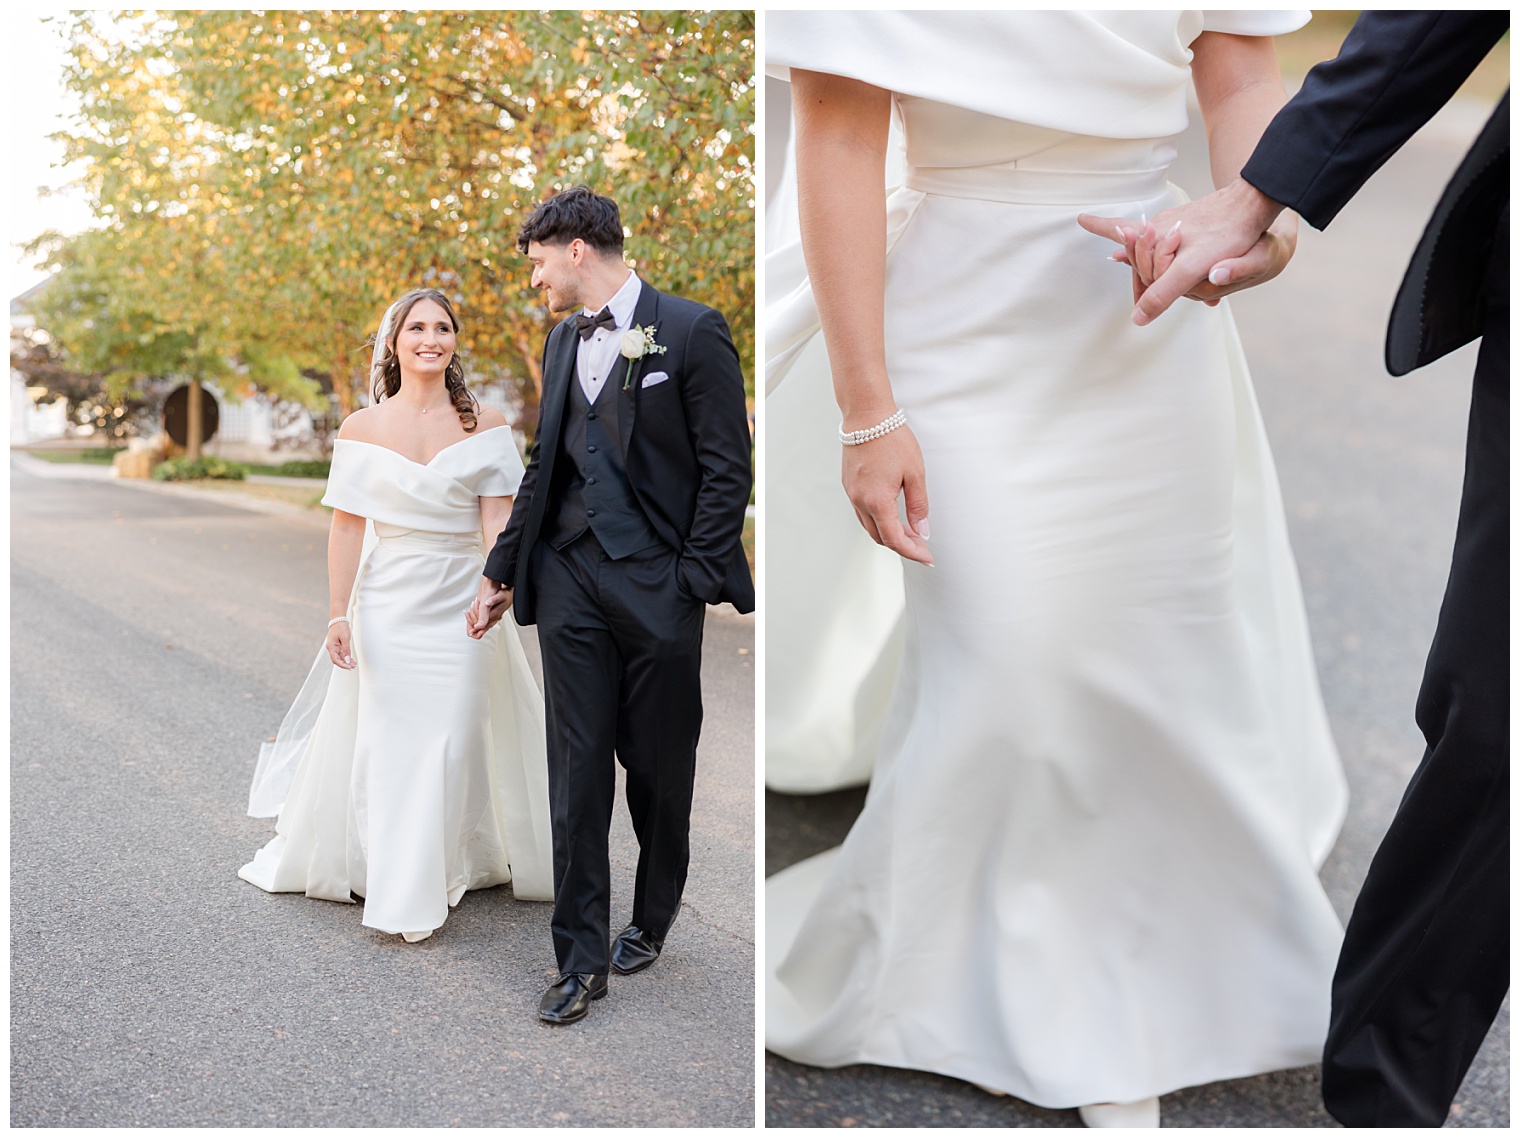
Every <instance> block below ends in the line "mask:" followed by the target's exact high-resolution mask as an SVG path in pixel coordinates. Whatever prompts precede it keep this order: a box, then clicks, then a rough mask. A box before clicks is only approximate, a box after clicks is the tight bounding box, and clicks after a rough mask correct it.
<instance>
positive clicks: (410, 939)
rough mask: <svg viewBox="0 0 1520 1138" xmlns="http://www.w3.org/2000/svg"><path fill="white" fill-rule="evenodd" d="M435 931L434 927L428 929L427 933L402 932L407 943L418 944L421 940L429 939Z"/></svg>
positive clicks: (402, 937) (402, 936)
mask: <svg viewBox="0 0 1520 1138" xmlns="http://www.w3.org/2000/svg"><path fill="white" fill-rule="evenodd" d="M433 932H434V930H433V929H428V931H427V932H425V933H402V934H401V939H402V940H404V941H406V943H407V944H416V943H417V942H418V941H420V940H427V938H428V937H430V936H432V935H433Z"/></svg>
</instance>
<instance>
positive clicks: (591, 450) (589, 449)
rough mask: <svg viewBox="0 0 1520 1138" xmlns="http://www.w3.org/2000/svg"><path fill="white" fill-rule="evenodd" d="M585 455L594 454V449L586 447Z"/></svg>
mask: <svg viewBox="0 0 1520 1138" xmlns="http://www.w3.org/2000/svg"><path fill="white" fill-rule="evenodd" d="M586 453H587V454H595V453H596V447H587V448H586Z"/></svg>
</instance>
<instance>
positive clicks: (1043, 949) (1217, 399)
mask: <svg viewBox="0 0 1520 1138" xmlns="http://www.w3.org/2000/svg"><path fill="white" fill-rule="evenodd" d="M952 189H953V187H952ZM1044 200H1046V201H1051V200H1052V199H1050V198H1046V199H1044ZM1178 200H1180V191H1177V190H1175V188H1172V187H1167V188H1166V189H1164V190H1163V191H1161V192H1159V193H1158V192H1154V191H1150V192H1148V193H1147V196H1145V197H1144V198H1143V199H1141V200H1125V201H1102V200H1098V199H1095V198H1089V199H1085V200H1083V199H1080V198H1074V199H1071V200H1060V199H1057V204H1024V203H1014V202H1010V201H992V200H983V199H981V198H979V197H973V196H965V197H963V196H955V195H954V194H953V193H941V192H935V193H924V192H922V191H920V190H910V189H905V190H900V191H898V193H897V194H896V195H895V196H894V198H893V200H892V202H891V204H890V210H889V213H890V217H891V225H892V236H891V249H890V253H889V258H888V270H887V291H886V312H887V331H886V336H887V345H886V346H887V360H888V366H889V369H890V372H891V376H892V381H893V388H894V393H895V394H896V397H897V401H898V404H899V405H900V406H901V407H903V408H904V409H905V410H906V412H907V415H908V421H909V423H910V425H911V426H912V428H913V430H914V432H915V434H916V436H917V438H918V441H919V443H920V445H921V446H922V448H923V452H924V460H925V465H926V470H927V477H928V494H929V502H930V514H929V518H930V523H931V532H932V537H931V540H930V546H931V549H932V551H933V555H934V561H935V567H934V568H932V569H931V568H925V567H922V566H918V565H915V564H907V563H902V564H899V563H897V562H896V560H895V559H894V558H893V557H892V555H891V554H887V553H885V552H884V551H880V550H878V549H876V548H874V547H872V546H871V545H870V544H869V542H868V539H866V538H865V536H864V535H863V534H862V533H861V532H860V531H859V527H858V524H857V523H856V522H855V520H854V518H853V516H852V515H851V513H850V510H849V506H848V503H847V502H846V501H845V500H844V497H843V494H842V492H841V491H840V490H839V489H838V444H837V442H836V441H834V440H833V439H832V432H833V428H834V424H835V422H836V421H837V412H834V411H833V410H832V404H831V401H830V398H829V394H828V386H827V385H828V378H827V370H826V361H825V360H824V359H823V357H822V352H821V348H822V345H821V343H817V342H814V343H813V344H811V345H808V346H805V347H804V346H802V343H801V340H800V339H799V342H798V343H797V344H796V345H791V344H783V348H784V350H786V351H788V352H792V353H794V354H795V356H796V360H797V362H796V365H795V368H794V370H793V372H792V374H791V375H790V376H789V377H788V378H787V379H786V380H785V382H784V383H783V384H782V386H781V388H780V389H779V390H778V391H777V393H776V394H775V395H774V396H772V401H771V402H770V403H769V404H768V406H767V433H768V439H769V444H768V445H769V447H771V448H772V449H770V450H768V452H767V470H768V471H769V472H770V475H769V478H768V480H767V510H768V513H767V565H766V570H767V575H768V576H767V580H768V585H767V623H768V626H767V632H766V646H767V702H768V704H769V705H770V709H769V710H768V715H767V731H768V737H769V740H770V747H771V756H770V757H771V758H772V760H773V768H772V771H771V772H770V773H771V775H772V777H771V780H770V781H771V785H773V786H780V787H781V788H783V789H792V790H799V789H823V788H826V787H828V786H830V785H840V784H843V783H847V782H850V781H859V780H862V779H864V778H865V777H867V776H869V777H870V779H871V787H870V793H869V795H868V798H867V801H866V804H865V808H864V811H863V813H862V814H861V816H860V818H859V819H858V821H857V822H856V824H855V826H854V828H853V829H852V830H851V832H850V834H849V837H848V838H847V840H846V841H845V843H844V845H843V846H842V847H841V848H840V849H838V850H835V851H830V852H829V853H826V854H824V855H821V856H819V857H816V858H812V859H809V860H808V861H805V862H803V863H801V864H799V865H795V866H792V867H790V868H788V869H787V870H785V871H783V872H781V873H779V874H777V875H776V876H774V877H772V878H771V879H770V881H769V882H768V884H767V893H766V1021H765V1022H766V1045H767V1047H769V1048H770V1049H772V1050H773V1051H775V1052H777V1053H779V1054H781V1055H783V1056H786V1057H787V1058H790V1059H793V1060H796V1061H798V1062H802V1063H808V1064H813V1065H816V1066H824V1067H834V1066H841V1065H844V1064H849V1063H860V1062H867V1063H879V1064H884V1065H888V1066H900V1067H910V1068H916V1069H922V1070H928V1071H935V1072H939V1073H942V1074H946V1075H951V1076H955V1077H959V1078H963V1079H967V1080H970V1081H974V1082H977V1083H981V1084H984V1085H988V1086H992V1087H996V1088H999V1089H1001V1090H1004V1091H1007V1092H1009V1093H1012V1094H1014V1095H1017V1096H1019V1097H1021V1098H1024V1099H1027V1100H1029V1101H1031V1102H1034V1103H1038V1104H1040V1105H1043V1106H1046V1107H1070V1106H1075V1105H1080V1104H1084V1103H1091V1102H1104V1101H1118V1102H1125V1101H1132V1100H1136V1099H1141V1098H1145V1097H1148V1096H1150V1095H1154V1094H1159V1093H1164V1092H1167V1091H1171V1090H1174V1089H1176V1088H1179V1087H1183V1086H1189V1085H1195V1084H1200V1083H1206V1082H1211V1081H1214V1080H1218V1079H1224V1078H1231V1077H1237V1076H1244V1075H1251V1074H1255V1073H1259V1072H1262V1071H1267V1070H1273V1069H1277V1068H1283V1067H1289V1066H1295V1065H1299V1064H1305V1063H1310V1062H1314V1061H1316V1060H1317V1058H1318V1056H1319V1052H1320V1048H1321V1046H1322V1043H1323V1039H1324V1034H1325V1028H1326V1025H1327V1021H1328V1013H1329V985H1330V977H1331V974H1332V971H1333V968H1334V963H1335V958H1336V953H1337V949H1338V946H1339V943H1340V938H1341V929H1340V926H1339V923H1338V921H1337V919H1336V917H1335V914H1334V912H1333V911H1332V909H1331V906H1330V903H1329V901H1328V899H1327V898H1326V896H1325V893H1324V890H1323V889H1322V888H1321V886H1320V883H1319V880H1318V878H1317V874H1316V869H1317V866H1318V865H1319V864H1320V862H1321V861H1322V860H1323V858H1324V857H1325V856H1326V854H1327V853H1328V852H1329V849H1330V847H1331V845H1332V844H1333V842H1334V840H1335V836H1336V833H1337V832H1338V830H1339V827H1340V823H1341V820H1342V819H1343V817H1344V813H1345V807H1346V787H1345V782H1344V777H1343V775H1342V772H1341V769H1340V765H1339V760H1338V758H1337V755H1336V752H1335V747H1334V743H1333V741H1332V739H1331V737H1330V733H1329V729H1328V725H1327V721H1326V717H1325V714H1324V709H1323V705H1322V702H1321V698H1320V694H1319V690H1318V685H1317V681H1316V677H1315V672H1314V664H1313V658H1312V654H1311V651H1310V646H1309V641H1308V634H1307V628H1306V622H1305V617H1304V611H1303V603H1302V598H1301V596H1300V592H1299V585H1298V580H1297V574H1296V570H1295V567H1294V563H1293V558H1292V554H1291V551H1290V549H1289V545H1288V537H1287V529H1286V525H1285V520H1284V517H1283V512H1282V505H1281V499H1280V493H1279V490H1278V486H1277V480H1276V475H1275V473H1274V470H1273V465H1272V460H1271V456H1270V453H1269V451H1268V448H1267V443H1266V438H1265V435H1264V433H1263V430H1262V424H1261V420H1260V416H1259V413H1258V411H1257V408H1256V403H1255V398H1254V395H1253V392H1252V389H1251V383H1250V378H1249V375H1248V373H1247V371H1246V366H1245V361H1244V358H1243V356H1242V353H1241V349H1240V345H1239V342H1238V340H1237V338H1236V335H1235V330H1234V326H1233V323H1232V321H1231V318H1230V315H1229V312H1228V307H1227V306H1221V307H1219V308H1217V309H1208V308H1205V307H1203V306H1201V305H1196V304H1193V303H1190V302H1188V303H1182V304H1179V305H1177V306H1175V307H1174V309H1173V310H1172V311H1171V312H1170V313H1168V314H1167V315H1166V316H1165V317H1163V318H1162V319H1161V320H1160V321H1158V322H1157V323H1155V324H1153V325H1152V326H1150V327H1148V328H1135V327H1133V326H1132V325H1131V324H1130V323H1129V319H1128V317H1129V311H1130V308H1131V305H1130V303H1129V296H1128V288H1127V283H1126V282H1125V281H1124V280H1123V270H1121V269H1117V268H1115V267H1114V266H1113V265H1112V264H1107V263H1105V261H1104V258H1105V256H1106V254H1107V253H1108V252H1109V251H1110V250H1111V249H1112V248H1113V247H1114V246H1113V245H1112V243H1110V242H1106V241H1104V240H1103V239H1101V238H1095V237H1092V236H1090V235H1088V234H1085V233H1083V232H1082V231H1081V230H1080V229H1078V227H1077V226H1076V223H1075V216H1076V214H1077V213H1078V212H1079V211H1081V210H1082V209H1088V210H1091V211H1093V212H1098V213H1106V214H1112V215H1121V216H1130V217H1138V216H1139V215H1140V213H1141V212H1142V211H1144V212H1148V213H1149V214H1151V215H1154V214H1155V213H1156V212H1157V211H1158V210H1160V209H1161V208H1164V207H1165V206H1166V205H1169V204H1172V203H1173V202H1175V201H1178ZM771 287H773V288H774V287H776V282H775V278H774V277H773V278H772V283H771ZM796 295H797V296H799V297H802V299H803V300H804V301H805V299H806V297H805V290H800V291H798V292H797V294H796ZM773 326H774V327H778V328H785V324H784V322H777V323H776V324H774V325H773ZM787 330H789V329H787ZM777 448H779V449H777ZM899 580H900V581H901V584H900V585H899V584H898V583H897V582H898V581H899ZM898 589H900V590H902V595H903V596H904V600H903V601H902V602H901V603H900V604H898V603H897V602H896V601H895V598H894V591H895V590H898ZM899 624H900V628H899ZM899 654H900V657H901V659H900V661H899V660H898V659H897V657H898V655H899ZM889 682H890V686H889ZM773 694H774V696H775V697H776V699H775V701H774V702H772V696H773ZM873 761H874V770H873V768H872V763H873Z"/></svg>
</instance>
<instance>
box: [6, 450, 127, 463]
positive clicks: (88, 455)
mask: <svg viewBox="0 0 1520 1138" xmlns="http://www.w3.org/2000/svg"><path fill="white" fill-rule="evenodd" d="M124 449H126V448H124V447H87V448H85V449H83V450H29V451H27V452H25V453H27V454H29V455H31V456H32V457H33V458H41V459H45V460H46V461H48V462H78V463H85V464H88V465H90V466H110V465H111V460H112V459H114V458H115V457H116V456H117V455H118V454H120V453H121V452H122V451H123V450H124Z"/></svg>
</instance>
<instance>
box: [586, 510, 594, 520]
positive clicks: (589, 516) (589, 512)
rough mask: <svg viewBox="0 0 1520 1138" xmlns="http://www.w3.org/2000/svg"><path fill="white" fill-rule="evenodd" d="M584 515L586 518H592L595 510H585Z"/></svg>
mask: <svg viewBox="0 0 1520 1138" xmlns="http://www.w3.org/2000/svg"><path fill="white" fill-rule="evenodd" d="M586 516H587V517H588V518H594V517H596V511H595V510H587V511H586Z"/></svg>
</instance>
